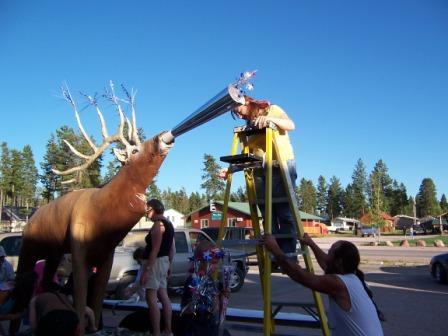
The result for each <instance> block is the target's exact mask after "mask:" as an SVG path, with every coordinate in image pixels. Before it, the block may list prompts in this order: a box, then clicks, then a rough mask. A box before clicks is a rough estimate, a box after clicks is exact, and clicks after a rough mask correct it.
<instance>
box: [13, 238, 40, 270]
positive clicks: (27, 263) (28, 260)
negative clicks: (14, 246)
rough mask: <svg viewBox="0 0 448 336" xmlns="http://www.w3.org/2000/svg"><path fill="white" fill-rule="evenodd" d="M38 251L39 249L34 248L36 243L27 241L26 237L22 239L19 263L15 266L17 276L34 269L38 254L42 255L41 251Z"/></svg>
mask: <svg viewBox="0 0 448 336" xmlns="http://www.w3.org/2000/svg"><path fill="white" fill-rule="evenodd" d="M39 250H41V249H39V247H38V246H36V243H34V242H33V241H32V240H30V239H27V237H26V236H24V237H23V241H22V247H21V248H20V258H19V263H18V265H17V274H24V273H27V272H31V271H32V270H33V269H34V266H35V265H36V262H37V261H38V260H39V254H41V253H42V251H39ZM39 252H40V253H39Z"/></svg>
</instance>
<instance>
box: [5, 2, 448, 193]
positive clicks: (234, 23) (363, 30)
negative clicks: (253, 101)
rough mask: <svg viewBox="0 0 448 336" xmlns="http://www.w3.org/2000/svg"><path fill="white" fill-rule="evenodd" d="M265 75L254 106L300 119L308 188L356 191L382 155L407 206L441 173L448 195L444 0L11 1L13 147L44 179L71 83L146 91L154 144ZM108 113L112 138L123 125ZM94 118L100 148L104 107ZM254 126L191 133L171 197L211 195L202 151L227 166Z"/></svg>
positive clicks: (166, 177)
mask: <svg viewBox="0 0 448 336" xmlns="http://www.w3.org/2000/svg"><path fill="white" fill-rule="evenodd" d="M253 69H257V70H258V73H257V76H256V79H255V81H254V84H255V89H254V91H253V96H255V97H257V98H267V99H269V100H270V101H271V102H273V103H276V104H278V105H280V106H282V107H283V108H284V109H285V111H286V112H287V113H288V114H289V116H290V117H291V118H292V119H293V120H294V121H295V123H296V130H295V131H294V132H292V133H291V134H290V135H291V139H292V143H293V146H294V149H295V154H296V159H297V168H298V173H299V179H300V178H303V177H304V178H306V179H311V180H313V181H314V182H315V183H316V182H317V178H318V177H319V175H323V176H324V177H325V178H326V179H327V181H329V179H330V178H331V177H332V176H333V175H335V176H337V177H338V178H340V180H341V183H342V185H343V187H345V186H346V185H347V183H349V182H351V175H352V173H353V169H354V167H355V164H356V161H357V160H358V159H359V158H361V159H362V160H363V161H364V163H365V165H366V168H367V171H368V173H370V172H371V170H372V168H373V166H374V164H375V163H376V162H377V161H378V160H379V159H382V160H383V161H384V162H385V163H386V165H387V167H388V169H389V174H390V176H391V177H392V178H394V179H396V180H398V181H399V182H402V183H404V185H405V186H406V187H407V191H408V194H409V195H415V194H416V193H417V192H418V189H419V186H420V184H421V182H422V180H423V178H426V177H430V178H432V179H433V181H434V183H435V185H436V188H437V197H438V198H439V199H440V197H441V195H442V194H443V193H445V194H446V195H447V196H448V179H447V176H446V172H447V171H448V168H447V167H448V155H447V153H448V149H447V148H448V147H447V140H448V139H447V125H448V111H447V110H448V2H447V1H445V0H425V1H423V0H420V1H415V0H401V1H400V0H393V1H391V0H375V1H355V0H353V1H299V0H295V1H293V0H291V1H282V0H277V1H255V0H252V1H230V0H227V1H205V0H204V1H202V0H201V1H200V0H194V1H143V0H141V1H137V0H128V1H111V0H109V1H103V0H96V1H85V0H79V1H56V0H54V1H48V0H40V1H31V0H29V1H15V0H2V1H1V2H0V101H1V104H2V106H1V119H0V141H6V142H7V143H8V146H9V147H10V148H16V149H22V148H23V146H24V145H26V144H30V145H31V146H32V149H33V152H34V156H35V160H36V163H37V165H38V167H40V162H41V161H42V157H43V155H44V153H45V144H46V142H47V141H48V139H49V137H50V134H51V133H54V132H55V130H56V129H57V128H59V127H61V126H62V125H69V126H71V127H74V128H76V120H75V118H74V115H73V113H72V111H71V109H70V107H69V106H68V104H66V103H65V102H64V101H63V100H62V99H61V94H60V90H59V88H60V86H61V85H62V84H63V83H67V84H68V86H69V87H70V89H71V91H72V93H76V92H78V91H84V92H86V93H89V94H93V93H95V92H101V91H102V89H103V88H104V87H105V86H106V85H107V83H108V82H109V80H112V81H114V82H115V83H116V84H117V85H118V84H121V83H123V84H124V85H125V86H126V87H127V88H129V89H130V88H135V89H137V90H138V94H137V124H138V126H139V127H142V128H143V129H144V131H145V134H146V136H148V137H149V136H152V135H155V134H157V133H159V132H160V131H162V130H168V129H171V128H172V127H174V126H175V125H177V124H178V123H179V122H180V121H182V120H183V119H184V118H185V117H186V116H188V115H189V114H191V113H192V112H193V111H195V110H196V109H197V108H198V107H199V106H201V105H202V104H203V103H205V102H206V101H207V100H208V99H209V98H211V97H212V96H214V95H215V94H216V93H218V91H220V90H221V89H223V88H224V87H225V86H227V84H229V83H230V82H232V81H233V80H235V79H236V77H237V76H238V75H239V73H240V72H242V71H245V70H253ZM76 97H78V98H80V97H79V96H78V95H76ZM105 106H106V108H105V111H104V113H105V118H106V120H107V123H108V129H109V132H110V133H111V132H113V131H114V130H115V128H116V125H117V122H118V119H117V117H116V115H115V113H114V112H113V110H112V109H111V108H109V107H108V106H107V105H105ZM81 118H82V119H83V120H84V126H85V128H86V130H87V132H88V133H89V134H93V135H94V137H95V138H96V139H99V138H100V134H99V130H100V126H99V123H98V122H97V119H96V114H95V113H94V111H92V110H89V109H87V110H84V111H82V113H81ZM241 124H242V123H241V121H238V120H233V119H232V118H231V116H230V114H225V115H223V116H221V117H219V118H217V119H215V120H213V121H211V122H209V123H207V124H204V125H202V126H200V127H198V128H196V129H194V130H192V131H190V132H189V133H187V134H185V135H182V136H180V137H179V138H178V139H177V140H176V145H175V147H174V148H173V149H172V151H171V152H170V154H169V156H168V157H167V159H166V161H165V163H164V165H163V166H162V168H161V170H160V173H159V176H158V181H157V184H158V186H159V187H160V188H161V189H166V188H168V187H170V188H172V190H178V189H180V188H181V187H185V188H186V190H187V192H188V193H191V192H193V191H201V189H200V184H201V174H202V170H201V169H202V168H203V155H204V153H208V154H212V155H213V156H215V157H216V158H219V157H220V156H224V155H229V154H230V148H231V142H232V134H233V132H232V130H233V127H235V126H239V125H241ZM238 178H239V177H237V178H236V183H235V189H234V190H236V186H237V185H238V184H239V183H241V180H242V179H240V180H238Z"/></svg>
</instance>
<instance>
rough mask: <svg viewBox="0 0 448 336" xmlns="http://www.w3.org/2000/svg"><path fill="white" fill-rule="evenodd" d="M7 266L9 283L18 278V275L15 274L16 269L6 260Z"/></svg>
mask: <svg viewBox="0 0 448 336" xmlns="http://www.w3.org/2000/svg"><path fill="white" fill-rule="evenodd" d="M5 266H6V279H7V280H8V281H13V280H14V279H15V277H16V274H15V273H14V268H13V267H12V265H11V264H10V263H9V262H8V261H7V260H5Z"/></svg>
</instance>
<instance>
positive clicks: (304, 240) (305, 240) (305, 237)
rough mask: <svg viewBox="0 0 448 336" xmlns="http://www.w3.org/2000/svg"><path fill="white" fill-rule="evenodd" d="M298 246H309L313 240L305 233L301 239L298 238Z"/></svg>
mask: <svg viewBox="0 0 448 336" xmlns="http://www.w3.org/2000/svg"><path fill="white" fill-rule="evenodd" d="M299 241H300V244H304V245H308V246H310V245H311V244H312V243H313V240H312V239H311V237H310V236H309V234H308V233H305V234H304V235H303V237H300V238H299Z"/></svg>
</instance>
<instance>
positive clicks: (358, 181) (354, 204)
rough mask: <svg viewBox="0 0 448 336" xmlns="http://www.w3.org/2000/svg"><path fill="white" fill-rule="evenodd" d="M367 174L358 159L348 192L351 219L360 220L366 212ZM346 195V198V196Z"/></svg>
mask: <svg viewBox="0 0 448 336" xmlns="http://www.w3.org/2000/svg"><path fill="white" fill-rule="evenodd" d="M367 190H368V182H367V173H366V168H365V165H364V162H363V161H362V160H361V159H358V161H357V162H356V166H355V169H354V171H353V174H352V183H351V188H350V190H349V194H348V195H349V199H348V200H347V201H349V202H350V207H351V210H350V212H351V215H350V217H352V218H361V217H362V216H363V215H364V214H365V213H367V211H368V205H367ZM348 195H347V196H348Z"/></svg>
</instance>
